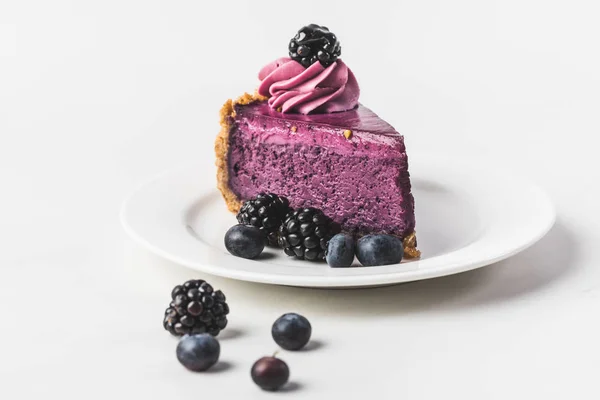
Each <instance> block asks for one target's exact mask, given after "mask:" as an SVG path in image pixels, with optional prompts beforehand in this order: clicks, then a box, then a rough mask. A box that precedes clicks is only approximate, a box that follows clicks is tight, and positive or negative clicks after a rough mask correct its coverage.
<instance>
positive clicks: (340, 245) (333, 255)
mask: <svg viewBox="0 0 600 400" xmlns="http://www.w3.org/2000/svg"><path fill="white" fill-rule="evenodd" d="M325 259H326V260H327V264H329V266H330V267H333V268H338V267H349V266H351V265H352V261H354V238H353V237H352V236H350V235H347V234H345V233H338V234H337V235H335V236H334V237H332V238H331V240H330V241H329V246H328V248H327V256H326V257H325Z"/></svg>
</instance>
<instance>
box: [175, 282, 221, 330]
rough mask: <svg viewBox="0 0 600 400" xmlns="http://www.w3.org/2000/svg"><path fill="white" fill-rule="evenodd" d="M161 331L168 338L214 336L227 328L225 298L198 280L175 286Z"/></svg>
mask: <svg viewBox="0 0 600 400" xmlns="http://www.w3.org/2000/svg"><path fill="white" fill-rule="evenodd" d="M171 299H172V301H171V304H169V308H167V309H166V310H165V318H164V320H163V327H164V328H165V329H166V330H167V331H169V332H170V333H171V334H172V335H175V336H182V335H186V334H200V333H209V334H211V335H213V336H217V335H218V334H219V332H221V330H222V329H225V327H226V326H227V314H229V306H228V305H227V303H226V302H225V295H224V294H223V292H221V291H220V290H217V291H214V290H213V287H212V286H211V285H210V284H209V283H208V282H205V281H203V280H201V279H198V280H191V281H187V282H186V283H184V284H183V285H177V286H175V288H174V289H173V291H172V292H171Z"/></svg>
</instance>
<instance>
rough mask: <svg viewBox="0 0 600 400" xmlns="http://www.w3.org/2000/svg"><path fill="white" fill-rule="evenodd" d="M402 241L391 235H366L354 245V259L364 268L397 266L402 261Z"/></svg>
mask: <svg viewBox="0 0 600 400" xmlns="http://www.w3.org/2000/svg"><path fill="white" fill-rule="evenodd" d="M403 255H404V246H403V245H402V241H401V240H400V239H398V238H397V237H395V236H391V235H367V236H363V237H362V238H360V239H358V242H357V243H356V257H357V258H358V261H360V263H361V264H362V265H364V266H365V267H374V266H377V265H390V264H398V263H399V262H400V261H402V256H403Z"/></svg>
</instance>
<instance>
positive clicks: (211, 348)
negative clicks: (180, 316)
mask: <svg viewBox="0 0 600 400" xmlns="http://www.w3.org/2000/svg"><path fill="white" fill-rule="evenodd" d="M176 353H177V359H178V360H179V362H180V363H181V364H182V365H183V366H184V367H186V368H187V369H189V370H190V371H196V372H200V371H206V370H207V369H209V368H210V367H212V366H213V365H215V364H216V363H217V361H219V354H220V353H221V345H219V341H218V340H217V339H215V338H214V337H212V336H211V335H209V334H207V333H203V334H200V335H185V336H184V337H182V338H181V340H179V344H178V345H177V351H176Z"/></svg>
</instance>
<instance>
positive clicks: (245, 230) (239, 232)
mask: <svg viewBox="0 0 600 400" xmlns="http://www.w3.org/2000/svg"><path fill="white" fill-rule="evenodd" d="M265 242H266V239H265V234H264V233H263V232H262V231H261V230H260V229H258V228H256V227H254V226H247V225H235V226H232V227H231V228H230V229H229V230H228V231H227V233H226V234H225V248H226V249H227V251H228V252H230V253H231V254H233V255H234V256H236V257H242V258H250V259H252V258H256V257H258V256H259V255H260V254H261V253H262V252H263V250H264V249H265V244H266V243H265Z"/></svg>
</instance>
